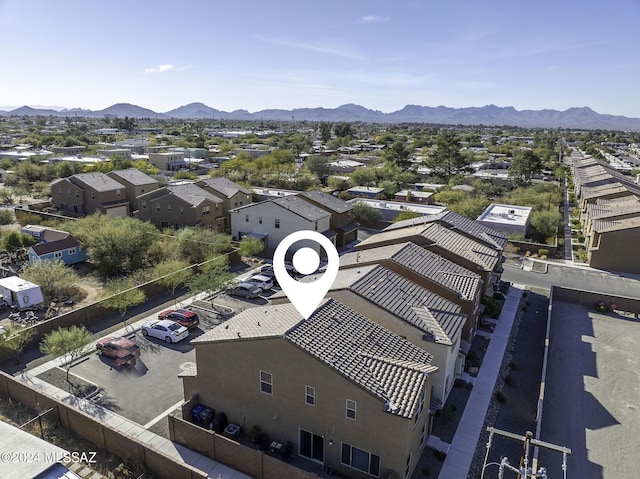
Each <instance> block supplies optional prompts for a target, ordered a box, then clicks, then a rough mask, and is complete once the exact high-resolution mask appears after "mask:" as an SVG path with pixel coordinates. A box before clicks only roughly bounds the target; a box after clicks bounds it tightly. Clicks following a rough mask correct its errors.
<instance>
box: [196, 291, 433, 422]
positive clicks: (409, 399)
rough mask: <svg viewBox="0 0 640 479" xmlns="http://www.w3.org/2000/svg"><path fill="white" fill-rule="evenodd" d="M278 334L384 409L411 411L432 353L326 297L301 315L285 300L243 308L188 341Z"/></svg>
mask: <svg viewBox="0 0 640 479" xmlns="http://www.w3.org/2000/svg"><path fill="white" fill-rule="evenodd" d="M266 338H282V339H284V340H285V341H288V342H290V343H292V344H294V345H296V346H297V347H299V348H300V349H301V350H303V351H304V352H305V353H307V354H309V355H311V356H312V357H314V358H316V359H317V360H318V361H320V362H322V363H324V364H325V365H326V366H327V367H329V368H331V369H332V370H334V371H335V372H337V373H338V374H340V375H342V376H344V377H345V378H347V379H348V380H349V381H351V382H353V383H354V384H356V385H357V386H359V387H361V388H363V389H364V390H366V391H368V392H369V393H370V394H372V395H373V396H375V397H377V398H379V399H380V400H382V401H384V402H385V411H386V412H388V413H390V414H394V415H398V416H401V417H405V418H411V417H413V416H414V415H415V413H416V411H417V408H418V404H419V400H420V393H421V391H422V388H423V387H424V385H425V381H426V378H427V376H428V375H429V374H432V373H434V372H435V371H437V367H435V366H433V365H432V364H431V361H432V359H433V356H432V355H431V354H429V353H427V352H426V351H424V350H423V349H421V348H419V347H417V346H415V345H413V344H411V343H410V342H408V341H407V340H405V339H403V338H401V337H400V336H398V335H396V334H394V333H392V332H391V331H389V330H387V329H385V328H383V327H382V326H380V325H378V324H376V323H375V322H373V321H371V320H369V319H367V318H366V317H364V316H362V315H360V314H358V313H357V312H355V311H353V310H352V309H350V308H348V307H346V306H345V305H343V304H342V303H340V302H338V301H336V300H334V299H331V298H329V299H327V300H325V301H324V302H323V303H322V304H321V305H320V306H319V307H318V308H317V309H316V311H315V312H314V313H313V314H312V315H311V316H310V317H309V319H306V320H305V319H303V318H302V316H301V315H300V313H299V312H298V311H297V309H296V308H295V307H294V306H293V305H292V304H290V303H286V304H281V305H276V306H264V307H256V308H248V309H246V310H244V311H243V312H241V313H240V314H238V315H237V316H235V317H233V318H231V319H229V320H228V321H226V322H225V323H223V324H221V325H219V326H217V327H216V328H214V329H212V330H209V331H207V332H206V333H204V334H203V335H202V336H200V337H198V338H196V339H194V340H193V341H192V343H193V344H196V345H198V344H204V343H212V342H218V341H224V342H230V341H247V340H260V339H266Z"/></svg>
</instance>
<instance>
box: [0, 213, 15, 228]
mask: <svg viewBox="0 0 640 479" xmlns="http://www.w3.org/2000/svg"><path fill="white" fill-rule="evenodd" d="M11 223H13V215H12V214H11V211H9V210H0V225H10V224H11Z"/></svg>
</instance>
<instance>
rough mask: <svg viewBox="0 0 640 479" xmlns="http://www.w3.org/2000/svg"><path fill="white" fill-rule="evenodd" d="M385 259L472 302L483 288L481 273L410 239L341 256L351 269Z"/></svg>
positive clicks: (343, 262) (343, 265)
mask: <svg viewBox="0 0 640 479" xmlns="http://www.w3.org/2000/svg"><path fill="white" fill-rule="evenodd" d="M384 261H393V262H394V263H397V264H398V265H400V266H402V267H403V268H406V269H407V270H409V271H413V272H414V273H416V274H419V275H420V276H422V277H424V278H426V280H427V281H429V282H433V283H436V284H438V285H440V286H441V287H443V288H445V289H448V290H450V291H452V292H454V293H455V294H457V295H458V296H459V297H460V298H461V299H464V300H467V301H472V300H473V298H475V297H476V296H477V292H478V290H479V289H481V283H482V280H481V278H480V275H478V274H477V273H474V272H473V271H470V270H468V269H466V268H463V267H462V266H460V265H458V264H456V263H454V262H453V261H450V260H448V259H446V258H443V257H442V256H440V255H438V254H436V253H434V252H432V251H429V250H428V249H425V248H422V247H420V246H418V245H416V244H414V243H410V242H407V243H398V244H394V245H389V246H381V247H379V248H370V249H366V250H362V251H358V252H355V253H348V254H345V255H343V256H341V257H340V267H341V268H344V267H346V268H351V267H355V266H358V265H366V264H375V263H381V262H384Z"/></svg>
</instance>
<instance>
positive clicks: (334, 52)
mask: <svg viewBox="0 0 640 479" xmlns="http://www.w3.org/2000/svg"><path fill="white" fill-rule="evenodd" d="M256 38H257V39H258V40H260V41H263V42H265V43H270V44H272V45H282V46H285V47H290V48H298V49H300V50H309V51H312V52H318V53H324V54H326V55H331V56H336V57H342V58H348V59H350V60H362V56H361V55H360V54H359V53H357V52H354V51H351V50H348V49H342V48H331V47H325V46H322V45H313V44H310V43H302V42H296V41H289V40H280V39H276V38H265V37H256Z"/></svg>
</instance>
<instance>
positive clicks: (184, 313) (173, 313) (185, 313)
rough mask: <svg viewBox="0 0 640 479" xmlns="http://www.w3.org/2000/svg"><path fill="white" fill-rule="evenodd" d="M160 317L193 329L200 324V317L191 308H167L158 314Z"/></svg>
mask: <svg viewBox="0 0 640 479" xmlns="http://www.w3.org/2000/svg"><path fill="white" fill-rule="evenodd" d="M158 319H170V320H171V321H175V322H176V323H178V324H179V325H180V326H184V327H185V328H187V329H193V328H195V327H196V326H197V325H198V324H200V318H198V315H197V314H196V313H194V312H193V311H191V310H190V309H167V310H166V311H163V312H161V313H160V314H158Z"/></svg>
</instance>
